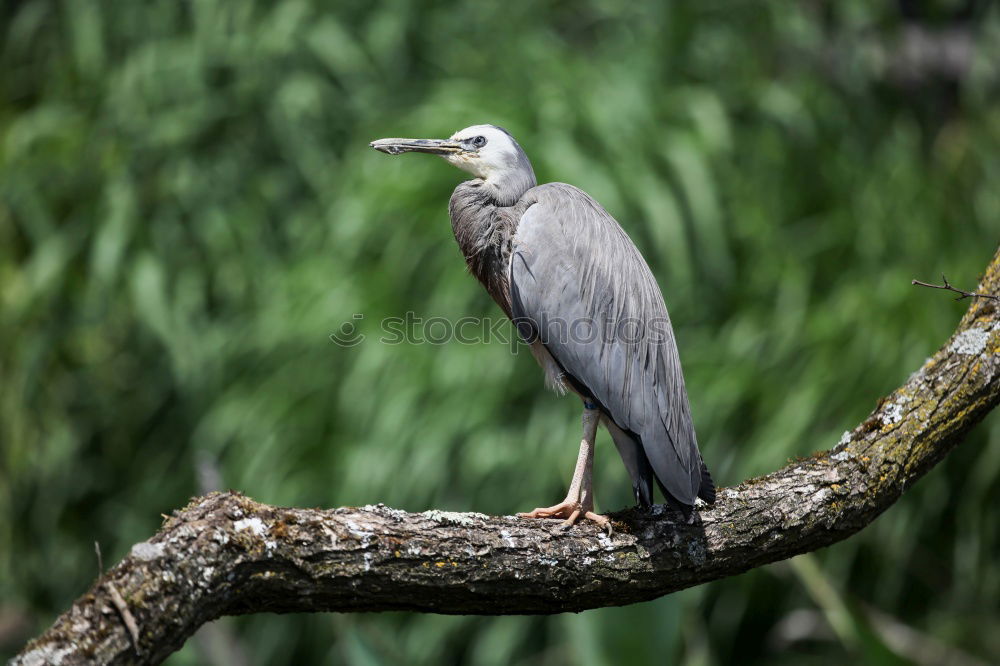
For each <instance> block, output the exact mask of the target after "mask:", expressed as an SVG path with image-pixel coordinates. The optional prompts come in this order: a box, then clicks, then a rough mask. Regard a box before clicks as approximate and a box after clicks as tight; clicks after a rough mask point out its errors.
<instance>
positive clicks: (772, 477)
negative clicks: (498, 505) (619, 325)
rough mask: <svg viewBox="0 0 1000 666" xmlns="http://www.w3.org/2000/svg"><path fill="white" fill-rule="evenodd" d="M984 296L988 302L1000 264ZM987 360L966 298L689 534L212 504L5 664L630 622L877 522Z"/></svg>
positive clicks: (189, 510)
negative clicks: (948, 321) (679, 594)
mask: <svg viewBox="0 0 1000 666" xmlns="http://www.w3.org/2000/svg"><path fill="white" fill-rule="evenodd" d="M979 291H980V292H981V293H984V294H992V295H997V294H1000V252H998V254H997V255H996V256H994V258H993V262H992V263H991V264H990V266H989V268H988V269H987V273H986V276H985V278H984V279H983V282H982V284H981V285H980V289H979ZM998 351H1000V322H998V312H997V308H996V306H995V304H994V302H993V301H991V300H986V299H983V300H978V299H977V300H976V301H974V302H973V303H972V305H971V307H970V309H969V311H968V312H967V313H966V315H965V317H964V318H963V319H962V321H961V323H960V325H959V327H958V329H957V330H956V332H955V334H954V335H953V336H952V338H951V340H949V342H948V344H946V345H945V346H944V347H943V348H942V349H941V350H940V351H938V352H937V354H935V355H934V357H933V358H931V359H928V361H927V362H926V363H925V364H924V365H923V367H922V368H920V369H919V370H917V371H916V372H915V373H913V375H912V376H911V377H910V378H909V380H908V381H907V382H906V383H905V384H904V385H903V386H901V387H900V388H898V389H897V390H896V391H894V392H893V393H892V394H891V395H889V396H888V397H886V398H883V399H882V400H880V401H879V404H878V407H877V408H876V409H875V411H874V412H872V414H871V415H870V416H869V417H868V418H867V419H866V420H865V421H864V422H863V423H861V424H860V425H858V426H857V427H856V428H854V430H853V431H851V432H849V433H844V436H843V438H841V441H840V443H839V444H838V445H837V446H836V447H834V448H833V449H832V450H830V451H826V452H823V453H819V454H816V455H814V456H813V457H811V458H808V459H804V460H799V461H797V462H794V463H792V464H790V465H788V466H786V467H784V468H782V469H780V470H778V471H776V472H774V473H773V474H769V475H767V476H764V477H761V478H757V479H750V480H748V481H744V482H743V483H741V484H740V485H738V486H736V487H734V488H727V489H723V490H721V491H720V492H719V494H718V501H717V503H716V504H715V505H714V506H712V507H704V506H703V507H701V509H700V511H699V512H698V513H697V515H698V516H699V517H700V521H699V522H698V523H697V524H695V525H686V524H685V523H684V521H683V519H681V518H680V516H679V515H677V514H674V513H672V512H671V511H669V510H667V509H665V508H664V507H656V508H655V510H654V511H653V512H652V513H643V512H640V511H637V510H628V511H623V512H620V513H617V514H612V516H611V517H612V519H613V521H614V524H615V528H616V529H615V534H614V536H612V537H610V538H609V537H607V536H605V535H604V534H603V533H601V532H600V531H599V530H598V529H597V528H595V527H593V526H591V525H586V524H585V525H581V526H577V527H575V528H573V529H571V530H569V531H568V532H563V531H561V530H559V529H558V528H557V527H556V521H551V523H550V522H547V521H532V520H523V519H518V518H514V517H511V516H505V517H494V516H484V515H481V514H475V513H446V512H440V511H427V512H424V513H418V514H412V513H406V512H403V511H398V510H396V509H391V508H388V507H385V506H382V505H378V506H366V507H362V508H341V509H333V510H318V509H291V508H279V507H272V506H267V505H264V504H260V503H258V502H255V501H253V500H251V499H249V498H247V497H244V496H242V495H240V494H239V493H235V492H229V493H222V494H220V493H211V494H209V495H206V496H204V497H200V498H197V499H195V500H193V501H192V502H191V504H189V505H188V506H187V507H186V508H184V509H182V510H180V511H177V512H175V513H174V515H173V517H171V518H168V519H167V520H166V522H165V523H164V525H163V527H162V528H161V529H160V531H159V532H158V533H157V534H156V535H154V536H153V537H152V538H151V539H149V540H148V541H144V542H142V543H138V544H136V545H135V546H133V547H132V550H131V552H130V554H129V555H128V556H127V557H126V558H125V559H124V560H123V561H122V562H120V563H119V564H118V565H117V566H115V567H114V568H113V569H111V570H110V571H108V572H107V573H106V574H105V575H103V576H101V577H100V578H99V579H98V580H97V581H96V582H95V583H94V585H93V586H92V587H91V589H90V591H89V592H87V593H86V594H85V595H83V596H82V597H80V598H79V599H78V600H77V601H76V602H75V603H74V604H73V607H72V608H70V609H69V610H68V611H67V612H66V613H64V614H63V615H61V616H60V617H59V618H58V619H57V620H56V622H55V624H54V625H53V626H52V627H51V628H50V629H49V630H48V631H46V632H45V633H44V634H43V635H42V636H40V637H38V638H37V639H35V640H33V641H31V642H30V643H29V644H28V645H27V646H26V647H25V649H24V652H22V653H21V655H19V656H18V657H17V658H15V660H14V662H13V663H15V664H26V665H27V664H38V663H62V664H77V663H158V662H159V661H161V660H163V659H164V658H165V657H166V656H167V655H168V654H170V653H171V652H173V651H174V650H176V649H178V648H179V647H180V646H181V645H182V644H183V643H184V641H185V639H186V638H187V637H188V636H190V635H191V634H192V633H193V632H194V631H195V630H196V629H197V628H198V627H199V626H201V625H202V624H203V623H205V622H207V621H209V620H212V619H214V618H217V617H219V616H221V615H237V614H243V613H257V612H264V611H271V612H292V611H296V612H301V611H377V610H411V611H422V612H435V613H482V614H503V613H556V612H563V611H580V610H584V609H588V608H597V607H601V606H612V605H624V604H630V603H634V602H637V601H644V600H648V599H653V598H656V597H659V596H661V595H664V594H669V593H670V592H673V591H675V590H680V589H682V588H686V587H690V586H692V585H697V584H699V583H704V582H706V581H710V580H716V579H719V578H724V577H726V576H732V575H734V574H738V573H741V572H743V571H746V570H748V569H751V568H754V567H757V566H760V565H762V564H767V563H769V562H774V561H776V560H781V559H785V558H788V557H792V556H793V555H797V554H799V553H805V552H809V551H813V550H816V549H818V548H821V547H823V546H827V545H829V544H831V543H834V542H836V541H840V540H841V539H844V538H846V537H848V536H850V535H851V534H853V533H855V532H857V531H858V530H860V529H861V528H863V527H864V526H865V525H867V524H869V523H870V522H872V520H874V519H875V518H876V517H877V516H878V515H879V514H880V513H882V512H883V511H884V510H885V509H886V508H888V507H889V506H890V505H892V504H893V502H895V501H896V500H897V499H898V498H899V496H900V495H901V494H902V493H903V491H904V490H905V489H906V488H908V487H909V486H910V485H912V484H913V482H914V481H916V480H917V479H919V478H920V477H921V476H922V475H923V474H924V473H925V472H927V470H929V469H930V468H931V467H933V466H934V465H935V464H936V463H937V462H939V461H940V460H941V459H942V458H943V457H944V456H945V455H946V454H947V453H948V452H949V451H950V450H951V449H952V448H953V447H954V446H955V445H956V444H958V442H959V441H961V439H962V438H963V436H964V435H965V434H966V432H968V430H969V429H970V428H971V427H972V426H974V425H975V424H976V423H978V422H979V421H980V420H982V418H983V417H984V416H985V415H986V414H987V413H988V412H989V411H990V410H991V409H993V407H994V406H995V405H996V404H997V402H998V400H1000V353H998ZM119 592H120V595H118V593H119ZM116 595H118V596H119V599H118V601H121V602H122V603H123V604H124V605H125V610H124V611H123V610H122V608H121V605H120V604H118V603H116V599H115V596H116ZM129 617H131V623H132V624H134V625H135V626H134V629H135V633H134V637H135V645H133V635H130V627H128V626H126V621H125V620H127V619H128V618H129Z"/></svg>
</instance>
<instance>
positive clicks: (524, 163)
mask: <svg viewBox="0 0 1000 666" xmlns="http://www.w3.org/2000/svg"><path fill="white" fill-rule="evenodd" d="M370 145H371V147H372V148H374V149H375V150H380V151H382V152H383V153H388V154H389V155H399V154H400V153H409V152H414V153H429V154H431V155H440V156H441V157H443V158H444V159H445V160H447V161H448V162H450V163H451V164H453V165H455V166H457V167H458V168H459V169H462V170H463V171H468V172H469V173H471V174H472V175H473V176H475V177H476V178H481V179H482V180H484V181H486V182H487V183H489V184H494V185H497V186H498V187H503V188H505V189H506V188H507V187H508V186H509V185H510V184H512V183H515V182H516V183H525V184H527V186H526V187H524V189H525V190H526V189H527V188H528V187H532V186H534V184H535V173H534V171H533V170H532V168H531V162H529V161H528V156H527V155H525V154H524V151H523V150H521V146H519V145H518V144H517V141H515V140H514V137H512V136H511V135H510V134H509V133H508V132H507V130H505V129H503V128H502V127H497V126H496V125H473V126H471V127H466V128H465V129H462V130H459V131H457V132H455V133H454V134H452V135H451V138H448V139H379V140H378V141H372V142H371V144H370ZM522 192H523V190H522ZM520 194H521V193H518V196H520Z"/></svg>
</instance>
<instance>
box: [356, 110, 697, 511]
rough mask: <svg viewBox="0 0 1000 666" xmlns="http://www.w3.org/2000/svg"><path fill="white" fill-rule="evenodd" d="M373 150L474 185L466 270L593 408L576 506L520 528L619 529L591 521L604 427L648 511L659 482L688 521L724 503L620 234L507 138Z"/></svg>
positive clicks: (396, 142) (478, 131)
mask: <svg viewBox="0 0 1000 666" xmlns="http://www.w3.org/2000/svg"><path fill="white" fill-rule="evenodd" d="M370 145H371V147H372V148H375V149H376V150H379V151H382V152H384V153H388V154H390V155H398V154H400V153H405V152H418V153H428V154H431V155H439V156H441V157H443V158H444V159H445V160H446V161H448V162H450V163H451V164H452V165H454V166H456V167H458V168H460V169H462V170H464V171H467V172H468V173H470V174H472V176H473V179H472V180H467V181H465V182H463V183H461V184H459V185H458V187H456V188H455V191H454V193H453V194H452V195H451V202H450V204H449V212H450V214H451V226H452V230H453V232H454V234H455V240H457V241H458V246H459V248H460V249H461V251H462V254H463V255H464V256H465V261H466V264H467V265H468V268H469V271H470V272H471V273H472V274H473V275H474V276H475V277H476V278H477V279H478V280H479V281H480V282H481V283H482V284H483V286H484V287H485V288H486V291H488V292H489V294H490V296H491V297H492V298H493V300H494V301H496V303H497V304H498V305H499V306H500V307H501V308H502V309H503V311H504V312H505V313H506V315H507V316H508V317H509V318H510V319H511V320H512V321H513V322H514V324H515V325H516V328H517V331H518V334H519V335H520V336H521V337H522V338H523V339H524V340H525V341H526V342H527V343H528V344H529V345H530V348H531V351H532V353H533V355H534V357H535V359H536V360H537V361H538V363H539V365H541V366H542V369H543V370H544V373H545V377H546V383H547V384H548V386H549V387H550V388H552V389H554V390H555V391H557V392H558V393H561V394H562V393H566V392H567V391H570V392H573V393H576V394H577V395H578V396H579V397H580V398H581V399H582V401H583V438H582V441H581V442H580V453H579V457H578V458H577V463H576V470H575V472H574V474H573V479H572V481H571V483H570V487H569V491H568V492H567V495H566V498H565V499H564V500H563V501H562V502H560V503H559V504H556V505H554V506H550V507H543V508H537V509H535V510H533V511H531V512H528V513H522V514H519V515H520V516H522V517H525V518H562V519H564V525H565V526H566V527H569V526H570V525H572V524H574V523H575V522H576V521H577V520H579V519H580V518H581V517H583V518H586V519H588V520H591V521H593V522H595V523H597V524H598V525H599V526H601V527H604V528H610V523H609V521H608V518H607V517H605V516H602V515H599V514H597V513H594V492H593V482H592V476H593V460H594V441H595V438H596V433H597V426H598V423H603V424H604V425H605V427H606V428H607V429H608V431H609V432H610V434H611V438H612V440H613V441H614V443H615V446H616V448H617V449H618V453H619V454H620V455H621V458H622V461H623V462H624V463H625V467H626V468H627V469H628V473H629V476H630V477H631V479H632V488H633V490H634V492H635V498H636V501H637V503H638V504H639V505H640V506H642V507H649V506H651V505H652V502H653V482H654V481H656V482H657V484H658V485H659V487H660V490H661V492H662V493H663V495H664V497H665V498H666V499H667V501H668V502H670V503H671V504H673V505H674V506H676V507H677V508H679V509H680V510H681V511H682V513H683V514H684V516H685V518H686V519H687V520H688V521H689V522H690V521H691V520H692V519H693V507H694V504H695V498H698V497H700V498H702V499H703V500H705V501H706V502H709V503H711V502H714V501H715V487H714V485H713V482H712V477H711V475H710V474H709V472H708V469H707V467H706V466H705V463H704V461H703V460H702V456H701V453H700V452H699V450H698V441H697V438H696V437H695V431H694V425H693V423H692V420H691V408H690V406H689V404H688V397H687V391H686V389H685V386H684V376H683V374H682V372H681V362H680V356H679V355H678V352H677V345H676V343H675V341H674V335H673V330H672V328H671V325H670V319H669V317H668V315H667V308H666V305H665V303H664V301H663V296H662V294H661V293H660V289H659V287H658V286H657V283H656V280H655V278H654V277H653V274H652V272H651V271H650V269H649V266H647V264H646V262H645V260H644V259H643V257H642V255H641V254H640V253H639V250H638V249H637V248H636V246H635V244H634V243H633V242H632V240H631V239H630V238H629V237H628V235H627V234H626V233H625V231H624V230H623V229H622V227H621V226H620V225H619V224H618V222H617V221H615V219H614V218H613V217H612V216H611V215H610V214H609V213H608V212H607V211H605V210H604V209H603V208H602V207H601V206H600V204H598V203H597V202H596V201H594V199H592V198H591V197H590V196H589V195H587V193H586V192H583V191H582V190H580V189H577V188H576V187H573V186H572V185H566V184H565V183H548V184H545V185H538V184H537V183H536V180H535V173H534V170H533V169H532V167H531V162H530V161H529V160H528V156H527V155H526V154H525V152H524V151H523V150H522V149H521V146H520V145H519V144H518V143H517V141H515V140H514V137H512V136H511V135H510V133H509V132H507V131H506V130H505V129H503V128H501V127H497V126H496V125H473V126H472V127H467V128H465V129H463V130H459V131H458V132H456V133H455V134H453V135H452V136H451V138H449V139H379V140H377V141H373V142H371V144H370Z"/></svg>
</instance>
